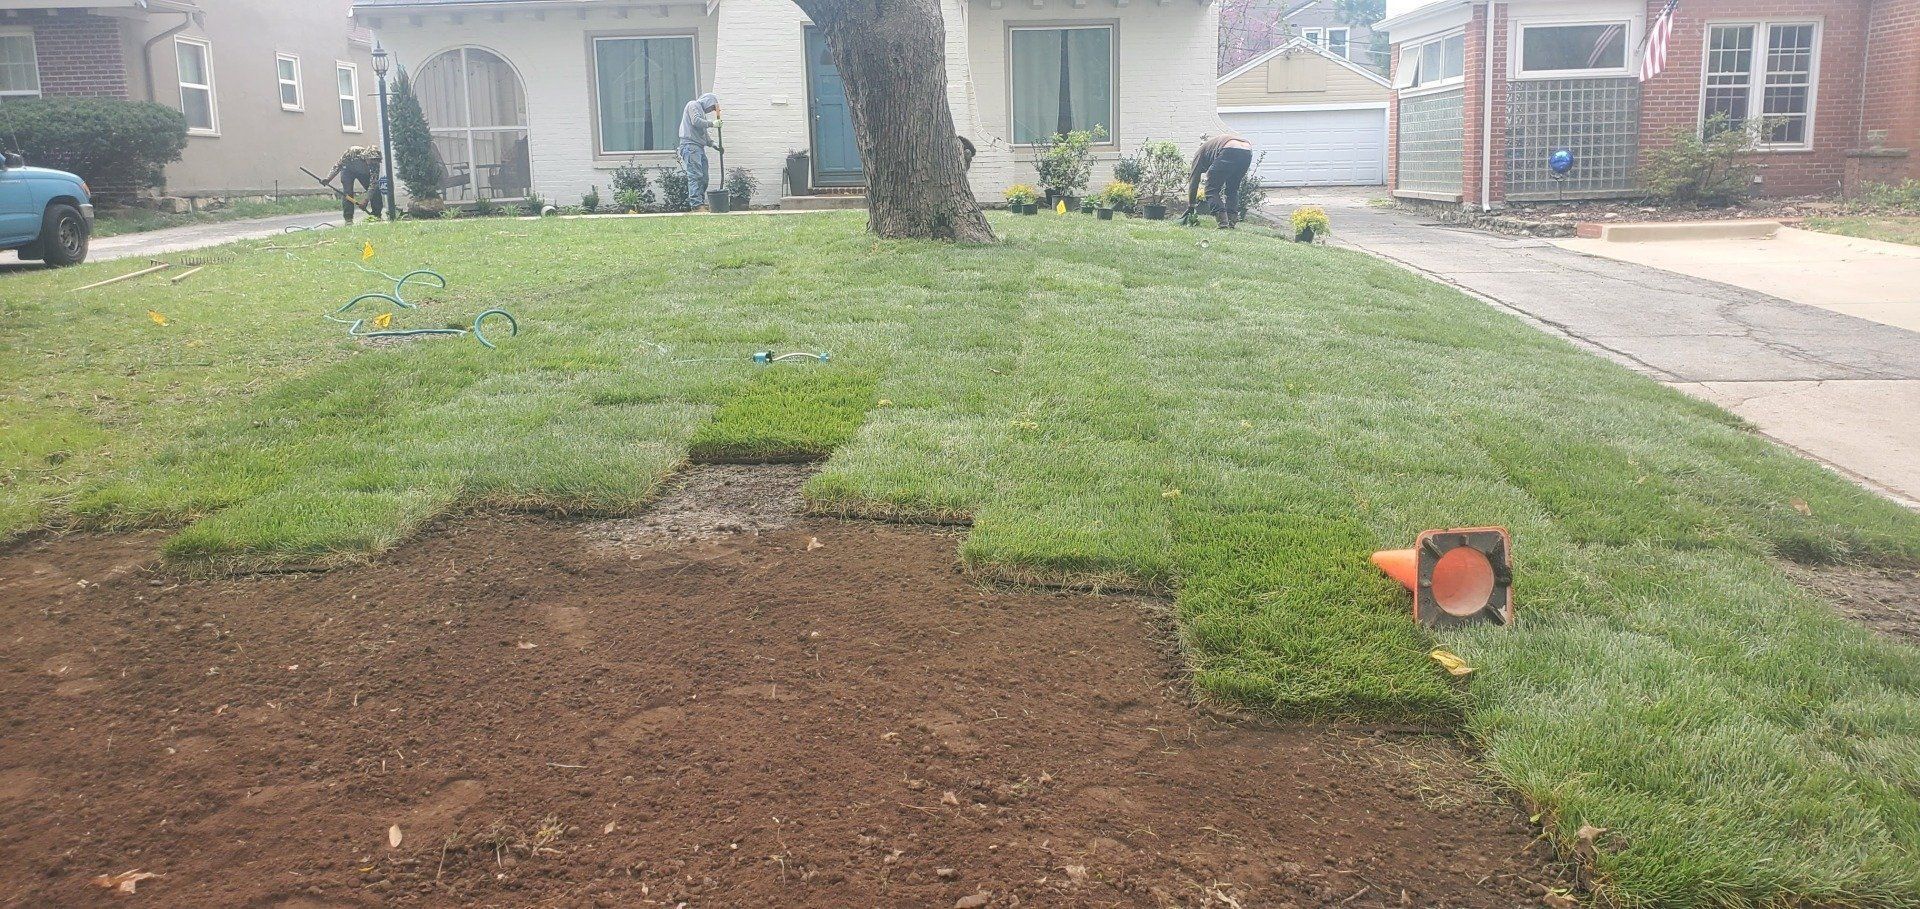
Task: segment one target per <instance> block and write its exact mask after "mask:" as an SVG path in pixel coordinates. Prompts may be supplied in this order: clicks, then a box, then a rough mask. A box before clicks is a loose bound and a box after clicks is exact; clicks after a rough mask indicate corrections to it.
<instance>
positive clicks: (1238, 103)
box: [1220, 50, 1388, 107]
mask: <svg viewBox="0 0 1920 909" xmlns="http://www.w3.org/2000/svg"><path fill="white" fill-rule="evenodd" d="M1387 95H1388V91H1387V89H1386V88H1385V87H1383V86H1382V85H1381V84H1380V83H1378V82H1375V81H1373V80H1372V79H1369V78H1367V77H1366V76H1363V75H1361V74H1359V73H1356V72H1354V71H1353V70H1350V69H1347V68H1346V67H1344V66H1341V65H1339V64H1337V63H1335V62H1333V61H1332V60H1328V59H1327V58H1326V57H1324V56H1321V55H1320V54H1316V53H1313V52H1312V51H1306V50H1301V51H1297V52H1282V53H1281V54H1280V55H1279V56H1277V57H1274V58H1272V59H1270V60H1268V61H1267V62H1265V63H1263V64H1260V65H1258V66H1255V67H1253V68H1252V69H1249V70H1247V71H1246V72H1243V73H1241V74H1239V75H1237V76H1234V77H1233V78H1231V79H1228V80H1227V81H1226V82H1225V83H1222V84H1221V86H1220V106H1221V107H1254V106H1261V105H1269V104H1337V103H1344V102H1356V103H1359V102H1384V101H1386V100H1387Z"/></svg>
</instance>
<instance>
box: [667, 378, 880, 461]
mask: <svg viewBox="0 0 1920 909" xmlns="http://www.w3.org/2000/svg"><path fill="white" fill-rule="evenodd" d="M878 385H879V376H878V374H877V373H875V372H874V371H873V370H870V369H858V368H852V367H847V366H840V365H836V364H832V363H827V364H815V363H814V362H813V361H811V360H806V361H799V362H797V363H774V364H772V365H769V366H766V367H763V368H762V370H761V372H760V374H759V375H757V376H755V377H754V378H753V381H751V382H749V383H747V386H746V387H745V388H744V389H742V390H741V391H740V393H739V394H736V395H734V396H733V397H731V398H729V399H727V400H726V401H725V402H724V403H722V404H721V405H720V409H719V410H717V411H715V412H714V415H713V419H712V420H709V421H708V422H707V423H706V424H704V425H702V426H701V427H700V430H699V431H698V432H696V433H694V435H693V440H692V442H691V445H690V449H689V451H688V457H690V458H692V459H693V460H695V461H699V462H704V463H727V462H734V463H768V462H775V461H817V460H821V459H823V458H825V457H826V456H827V455H829V454H832V453H833V450H834V449H836V448H839V447H840V446H842V445H845V444H846V443H847V442H848V440H850V439H852V438H853V434H854V433H855V432H856V431H858V430H859V429H860V423H861V421H863V420H865V419H866V416H867V410H868V409H869V408H871V407H872V406H873V404H874V401H875V395H874V389H875V388H876V387H878Z"/></svg>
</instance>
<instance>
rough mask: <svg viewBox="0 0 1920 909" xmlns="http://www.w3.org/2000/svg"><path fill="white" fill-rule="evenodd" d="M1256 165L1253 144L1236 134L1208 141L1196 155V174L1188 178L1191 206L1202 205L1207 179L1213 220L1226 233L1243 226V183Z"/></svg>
mask: <svg viewBox="0 0 1920 909" xmlns="http://www.w3.org/2000/svg"><path fill="white" fill-rule="evenodd" d="M1252 166H1253V143H1252V142H1248V141H1247V140H1245V139H1242V138H1240V137H1239V136H1236V135H1234V134H1233V133H1221V134H1220V135H1218V136H1214V137H1213V138H1211V139H1208V140H1207V141H1206V142H1205V143H1204V144H1202V145H1201V146H1200V150H1199V151H1198V152H1195V153H1194V156H1193V173H1192V174H1191V175H1190V176H1189V177H1188V178H1187V206H1188V207H1189V208H1191V207H1192V206H1194V205H1195V204H1197V203H1198V201H1199V199H1198V193H1199V191H1200V178H1201V176H1202V175H1204V176H1205V177H1206V178H1207V204H1208V205H1210V206H1212V208H1213V219H1214V220H1215V221H1218V222H1219V223H1220V229H1221V230H1226V229H1228V228H1230V227H1233V226H1234V225H1235V224H1238V223H1240V183H1241V182H1242V181H1244V180H1245V179H1246V177H1247V168H1249V167H1252Z"/></svg>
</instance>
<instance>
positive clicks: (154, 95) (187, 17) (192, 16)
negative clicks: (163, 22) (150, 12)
mask: <svg viewBox="0 0 1920 909" xmlns="http://www.w3.org/2000/svg"><path fill="white" fill-rule="evenodd" d="M205 17H206V14H205V13H202V12H187V11H184V10H183V11H181V13H180V24H179V25H176V26H174V27H172V28H170V29H167V30H166V31H164V32H161V33H160V34H158V35H154V36H153V37H151V38H148V39H147V43H145V44H143V45H141V46H140V69H141V71H142V72H143V73H144V74H145V75H146V77H147V100H148V101H151V102H154V103H156V104H158V103H159V102H160V96H159V92H158V90H157V89H155V87H154V84H153V48H154V46H155V45H157V44H159V43H160V42H162V41H165V40H167V39H168V38H171V37H173V36H174V35H177V34H180V33H181V32H184V31H186V30H187V28H188V27H189V26H192V25H194V24H195V23H201V22H204V21H205Z"/></svg>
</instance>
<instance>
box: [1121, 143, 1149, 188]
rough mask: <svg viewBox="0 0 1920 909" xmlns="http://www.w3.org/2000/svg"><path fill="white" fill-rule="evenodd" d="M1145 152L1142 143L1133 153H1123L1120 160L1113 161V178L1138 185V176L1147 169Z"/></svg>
mask: <svg viewBox="0 0 1920 909" xmlns="http://www.w3.org/2000/svg"><path fill="white" fill-rule="evenodd" d="M1146 154H1147V149H1146V146H1144V145H1143V146H1141V147H1140V150H1138V151H1136V152H1134V153H1133V154H1131V155H1124V156H1122V157H1121V158H1120V160H1118V161H1115V162H1113V179H1115V180H1118V181H1120V182H1121V183H1131V184H1133V185H1135V186H1139V185H1140V177H1141V175H1142V174H1144V173H1145V172H1146V169H1147V162H1146Z"/></svg>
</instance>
